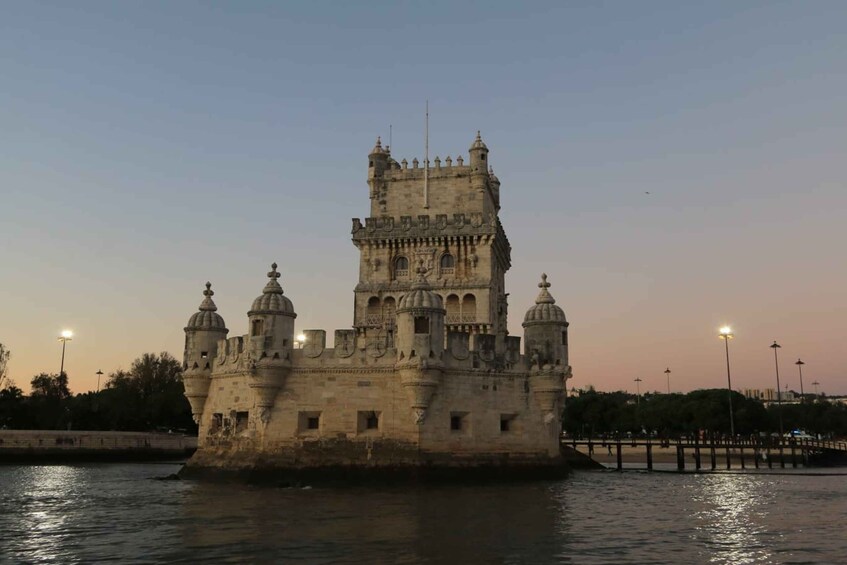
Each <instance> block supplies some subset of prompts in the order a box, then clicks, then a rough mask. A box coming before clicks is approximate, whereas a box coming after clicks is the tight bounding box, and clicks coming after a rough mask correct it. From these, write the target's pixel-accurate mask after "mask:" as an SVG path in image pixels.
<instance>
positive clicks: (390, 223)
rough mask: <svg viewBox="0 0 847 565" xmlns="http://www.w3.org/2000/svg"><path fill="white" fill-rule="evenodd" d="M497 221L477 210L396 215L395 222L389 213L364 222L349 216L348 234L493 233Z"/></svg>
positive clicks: (497, 224)
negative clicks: (350, 224)
mask: <svg viewBox="0 0 847 565" xmlns="http://www.w3.org/2000/svg"><path fill="white" fill-rule="evenodd" d="M499 224H500V222H499V220H498V219H497V217H496V216H489V217H485V216H484V215H483V214H482V213H481V212H472V213H470V214H463V213H455V214H453V215H452V216H448V215H447V214H435V215H434V216H431V215H429V214H419V215H417V216H400V218H399V221H398V220H397V219H396V218H394V217H392V216H382V217H369V218H365V223H364V224H362V220H360V219H359V218H353V229H352V231H351V233H352V234H353V236H354V239H356V237H363V236H364V237H367V236H369V235H377V234H380V233H382V234H385V233H391V234H393V235H394V236H395V237H403V236H406V235H408V236H412V235H414V234H418V233H426V234H430V233H436V234H437V233H438V232H445V231H449V232H452V233H455V234H466V235H469V234H493V233H495V232H496V231H497V227H498V226H499Z"/></svg>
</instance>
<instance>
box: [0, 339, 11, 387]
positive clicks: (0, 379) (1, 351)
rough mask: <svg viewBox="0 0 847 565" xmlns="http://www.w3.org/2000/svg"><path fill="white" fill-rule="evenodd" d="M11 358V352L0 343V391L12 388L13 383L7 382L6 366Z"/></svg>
mask: <svg viewBox="0 0 847 565" xmlns="http://www.w3.org/2000/svg"><path fill="white" fill-rule="evenodd" d="M11 357H12V352H11V351H9V350H8V349H7V348H6V346H5V345H3V344H2V343H0V390H3V389H5V388H6V387H8V386H14V383H13V382H12V381H11V380H9V373H8V366H9V359H10V358H11Z"/></svg>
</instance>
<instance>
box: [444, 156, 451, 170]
mask: <svg viewBox="0 0 847 565" xmlns="http://www.w3.org/2000/svg"><path fill="white" fill-rule="evenodd" d="M444 162H445V163H447V166H448V167H452V166H453V159H451V158H450V155H447V158H446V159H444Z"/></svg>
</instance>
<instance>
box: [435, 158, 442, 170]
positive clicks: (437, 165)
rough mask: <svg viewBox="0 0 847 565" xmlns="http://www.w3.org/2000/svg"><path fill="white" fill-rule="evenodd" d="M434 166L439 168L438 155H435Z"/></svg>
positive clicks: (439, 160) (439, 159)
mask: <svg viewBox="0 0 847 565" xmlns="http://www.w3.org/2000/svg"><path fill="white" fill-rule="evenodd" d="M435 168H436V169H440V168H441V158H440V157H439V156H438V155H436V156H435Z"/></svg>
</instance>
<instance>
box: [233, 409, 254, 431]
mask: <svg viewBox="0 0 847 565" xmlns="http://www.w3.org/2000/svg"><path fill="white" fill-rule="evenodd" d="M249 421H250V413H249V412H236V413H235V432H236V433H239V432H243V431H246V430H247V424H248V422H249Z"/></svg>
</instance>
